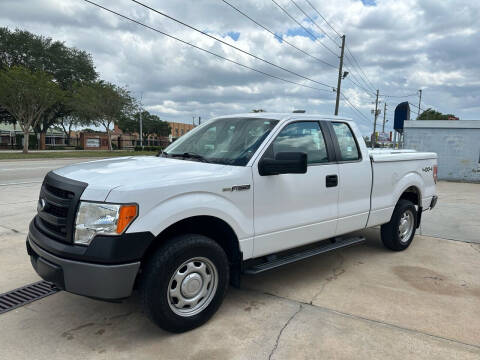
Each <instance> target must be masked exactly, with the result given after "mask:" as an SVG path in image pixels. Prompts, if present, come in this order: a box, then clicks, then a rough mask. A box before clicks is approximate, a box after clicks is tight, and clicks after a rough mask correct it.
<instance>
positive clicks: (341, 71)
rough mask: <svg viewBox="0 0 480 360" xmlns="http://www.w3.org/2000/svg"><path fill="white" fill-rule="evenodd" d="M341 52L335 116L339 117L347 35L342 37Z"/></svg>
mask: <svg viewBox="0 0 480 360" xmlns="http://www.w3.org/2000/svg"><path fill="white" fill-rule="evenodd" d="M341 49H342V50H341V52H340V65H339V66H338V81H337V100H336V102H335V115H338V106H339V105H340V87H341V85H342V75H343V53H344V52H345V35H343V36H342V48H341Z"/></svg>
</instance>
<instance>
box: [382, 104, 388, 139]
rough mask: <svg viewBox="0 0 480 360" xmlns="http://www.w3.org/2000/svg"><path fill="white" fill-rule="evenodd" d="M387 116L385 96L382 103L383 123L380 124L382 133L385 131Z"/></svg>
mask: <svg viewBox="0 0 480 360" xmlns="http://www.w3.org/2000/svg"><path fill="white" fill-rule="evenodd" d="M386 116H387V98H385V103H384V104H383V125H382V133H384V132H385V118H386Z"/></svg>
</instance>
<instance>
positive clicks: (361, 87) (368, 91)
mask: <svg viewBox="0 0 480 360" xmlns="http://www.w3.org/2000/svg"><path fill="white" fill-rule="evenodd" d="M349 75H353V74H349ZM353 78H354V79H356V78H355V77H353ZM347 79H348V80H350V81H351V82H352V83H353V84H355V85H356V86H357V87H359V88H360V89H362V90H363V91H364V92H365V93H367V94H368V95H369V96H371V97H373V96H374V95H373V93H371V92H370V90H368V89H366V88H365V87H363V86H362V85H360V84H359V83H357V82H355V81H353V80H352V79H351V78H350V77H348V78H347ZM356 80H357V79H356ZM357 81H358V80H357Z"/></svg>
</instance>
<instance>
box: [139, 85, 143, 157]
mask: <svg viewBox="0 0 480 360" xmlns="http://www.w3.org/2000/svg"><path fill="white" fill-rule="evenodd" d="M142 101H143V91H142V92H141V93H140V116H139V120H140V121H139V122H140V147H141V148H142V149H143V119H142V113H143V103H142Z"/></svg>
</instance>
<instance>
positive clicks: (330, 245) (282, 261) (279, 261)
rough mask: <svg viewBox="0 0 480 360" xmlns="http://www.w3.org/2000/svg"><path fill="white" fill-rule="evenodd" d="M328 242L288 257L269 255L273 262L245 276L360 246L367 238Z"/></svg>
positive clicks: (252, 268)
mask: <svg viewBox="0 0 480 360" xmlns="http://www.w3.org/2000/svg"><path fill="white" fill-rule="evenodd" d="M327 241H328V240H325V241H322V243H321V244H320V245H319V246H317V247H315V248H310V249H308V250H304V251H301V252H298V253H294V254H290V255H286V256H279V257H276V256H275V255H269V256H268V257H270V258H271V257H273V259H272V260H267V261H266V262H264V263H261V264H257V265H253V266H251V267H249V268H246V269H245V271H244V273H245V274H250V275H253V274H259V273H261V272H264V271H267V270H271V269H275V268H277V267H279V266H282V265H286V264H290V263H293V262H296V261H299V260H303V259H308V258H309V257H312V256H315V255H318V254H323V253H325V252H328V251H332V250H336V249H340V248H344V247H347V246H351V245H355V244H359V243H362V242H364V241H365V237H363V236H355V237H351V238H341V237H340V238H335V239H333V240H332V242H327Z"/></svg>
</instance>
